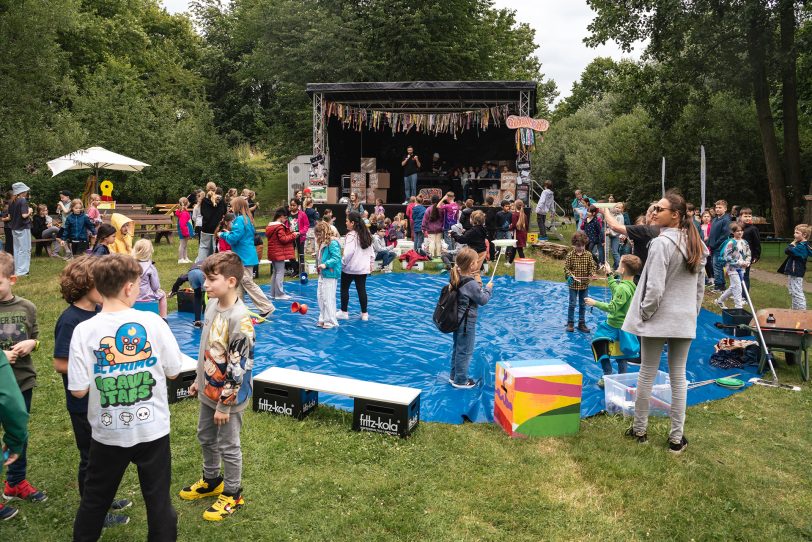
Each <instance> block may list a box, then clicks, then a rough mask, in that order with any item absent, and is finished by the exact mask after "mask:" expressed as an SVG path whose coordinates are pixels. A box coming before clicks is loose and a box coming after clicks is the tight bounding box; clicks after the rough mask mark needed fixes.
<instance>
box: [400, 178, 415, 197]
mask: <svg viewBox="0 0 812 542" xmlns="http://www.w3.org/2000/svg"><path fill="white" fill-rule="evenodd" d="M403 190H404V192H406V201H408V200H409V198H410V197H412V196H416V195H417V173H412V174H411V175H407V176H405V177H403Z"/></svg>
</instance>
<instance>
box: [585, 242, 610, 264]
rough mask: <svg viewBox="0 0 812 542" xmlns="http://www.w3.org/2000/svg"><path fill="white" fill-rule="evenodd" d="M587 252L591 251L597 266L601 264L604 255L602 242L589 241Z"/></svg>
mask: <svg viewBox="0 0 812 542" xmlns="http://www.w3.org/2000/svg"><path fill="white" fill-rule="evenodd" d="M589 252H591V253H592V258H594V259H595V263H597V264H598V266H601V265H603V262H604V259H605V257H606V254H605V253H604V250H603V243H592V242H590V243H589Z"/></svg>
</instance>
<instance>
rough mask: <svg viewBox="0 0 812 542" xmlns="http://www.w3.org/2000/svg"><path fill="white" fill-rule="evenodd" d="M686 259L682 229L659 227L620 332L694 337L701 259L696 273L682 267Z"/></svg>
mask: <svg viewBox="0 0 812 542" xmlns="http://www.w3.org/2000/svg"><path fill="white" fill-rule="evenodd" d="M707 256H708V251H707V249H705V254H704V257H705V258H707ZM686 260H687V238H686V235H685V234H684V233H683V232H682V230H680V229H677V228H663V229H662V230H660V235H659V236H658V237H655V238H654V239H653V240H652V241H651V244H650V245H649V252H648V259H647V260H646V265H645V267H643V274H642V275H641V276H640V282H639V284H638V285H637V290H636V291H635V293H634V297H633V298H632V302H631V305H630V306H629V312H628V313H627V314H626V320H625V321H624V322H623V331H627V332H629V333H633V334H635V335H637V336H640V337H668V338H674V339H694V338H696V318H697V316H698V315H699V310H700V309H701V308H702V297H703V295H704V293H705V268H704V258H703V263H702V266H701V267H700V271H699V272H698V273H691V272H690V271H688V269H686V267H685V261H686Z"/></svg>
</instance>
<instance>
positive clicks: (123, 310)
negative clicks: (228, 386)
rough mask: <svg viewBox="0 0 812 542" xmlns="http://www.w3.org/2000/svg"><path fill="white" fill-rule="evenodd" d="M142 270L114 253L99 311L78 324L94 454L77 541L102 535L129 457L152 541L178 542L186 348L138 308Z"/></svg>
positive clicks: (75, 373) (102, 270) (82, 393)
mask: <svg viewBox="0 0 812 542" xmlns="http://www.w3.org/2000/svg"><path fill="white" fill-rule="evenodd" d="M140 275H141V268H140V267H139V265H138V262H136V261H135V259H134V258H133V257H132V256H127V255H124V254H110V255H108V256H103V257H102V258H100V259H98V260H97V262H96V264H94V265H93V283H94V284H95V285H96V289H97V290H98V291H99V294H100V295H101V298H102V310H101V312H100V313H99V314H97V315H96V316H94V317H93V318H91V319H90V320H86V321H84V322H82V323H80V324H78V325H77V326H76V327H75V328H74V330H73V337H72V338H71V342H70V350H69V354H68V389H69V390H70V392H71V394H72V395H73V396H74V397H76V398H77V399H81V398H83V397H87V398H88V413H87V420H88V422H89V423H90V428H91V441H90V456H89V460H88V465H87V475H86V476H85V488H84V490H83V491H82V501H81V503H80V504H79V511H78V512H77V513H76V519H75V520H74V523H73V539H74V540H98V539H99V537H100V536H101V531H102V527H103V525H104V520H105V517H106V516H107V511H108V509H109V508H110V503H111V502H113V498H114V497H115V494H116V491H117V490H118V487H119V484H120V483H121V479H122V477H123V476H124V473H125V472H126V470H127V467H128V466H129V464H130V463H134V464H135V465H136V466H137V467H138V481H139V484H140V486H141V494H142V496H143V498H144V504H145V505H146V508H147V523H148V528H149V539H150V540H175V539H176V538H177V534H178V533H177V526H178V516H177V514H176V513H175V509H174V508H173V507H172V500H171V499H170V497H169V484H170V481H171V478H172V467H171V453H170V444H169V431H170V424H169V405H168V402H167V385H166V380H167V378H168V379H174V378H175V377H177V375H178V373H179V372H180V364H181V353H180V348H179V347H178V343H177V341H176V340H175V337H174V336H173V335H172V331H171V330H170V329H169V326H168V325H167V324H166V322H164V321H163V320H161V319H160V318H159V317H158V316H157V315H155V314H152V313H149V312H144V311H136V310H133V308H132V306H133V304H134V303H135V300H136V298H137V297H138V284H139V277H140Z"/></svg>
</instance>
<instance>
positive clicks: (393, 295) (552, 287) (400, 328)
mask: <svg viewBox="0 0 812 542" xmlns="http://www.w3.org/2000/svg"><path fill="white" fill-rule="evenodd" d="M447 281H448V278H447V275H439V276H438V275H424V274H407V273H390V274H385V275H374V276H370V277H369V278H368V280H367V292H368V294H369V314H370V318H369V320H368V321H366V322H362V321H361V320H360V318H359V312H360V309H359V306H358V297H357V295H356V292H355V288H354V287H353V288H352V289H351V290H350V307H349V312H350V320H347V321H340V322H339V323H340V327H338V328H336V329H332V330H322V329H320V328H318V327H316V325H315V324H316V321H317V318H318V305H317V302H316V286H317V284H316V281H315V280H311V281H310V282H309V283H308V284H306V285H300V284H298V283H293V282H287V283H285V286H286V289H287V291H288V293H290V294H291V295H293V296H294V298H293V300H292V301H297V302H299V303H307V304H308V305H309V311H308V313H307V314H306V315H301V314H294V313H291V312H290V303H291V302H290V301H287V302H280V301H277V302H275V305H276V312H274V314H273V316H271V317H270V319H269V322H267V323H262V324H259V325H257V327H256V330H257V343H256V347H255V352H254V357H255V361H254V374H255V375H256V374H259V372H261V371H262V370H264V369H265V368H267V367H271V366H280V367H286V368H291V369H299V370H303V371H312V372H316V373H323V374H330V375H335V376H345V377H351V378H358V379H362V380H369V381H373V382H382V383H386V384H394V385H402V386H411V387H414V388H419V389H421V390H422V395H421V404H420V407H421V408H420V410H421V419H423V420H424V421H435V422H444V423H462V422H463V421H464V419H465V418H467V419H469V420H471V421H474V422H491V421H493V396H494V380H495V374H494V370H495V365H496V362H497V361H500V360H515V359H542V358H558V359H561V360H563V361H565V362H567V363H569V364H570V365H572V366H573V367H574V368H576V369H577V370H578V371H581V373H583V375H584V386H583V398H582V403H581V417H586V416H592V415H594V414H597V413H599V412H600V411H602V410H603V409H604V393H603V390H602V389H600V388H598V386H597V381H598V379H600V377H601V376H602V372H601V368H600V365H598V364H596V363H595V362H594V361H593V358H592V351H591V348H590V342H589V341H590V340H591V335H587V334H583V333H579V332H577V331H576V332H575V333H567V332H566V331H565V329H564V328H565V325H566V319H567V314H566V312H567V298H568V294H567V286H566V284H564V283H560V282H548V281H535V282H532V283H527V282H516V281H514V280H513V278H511V277H497V278H496V280H495V284H494V296H493V298H492V299H491V301H490V303H488V305H486V306H485V307H481V308H480V312H479V322H478V323H477V330H476V333H477V337H476V348H475V351H474V356H473V359H472V362H471V368H470V374H471V376H472V377H473V378H475V379H478V380H480V385H479V386H477V387H476V388H473V389H470V390H457V389H454V388H452V387H451V386H450V385H449V383H448V376H449V363H450V362H449V359H450V355H451V335H450V334H448V335H446V334H443V333H440V332H439V331H437V329H436V328H435V327H434V324H433V323H432V320H431V315H432V311H433V310H434V305H435V303H436V301H437V298H438V296H439V292H440V289H441V288H442V286H443V285H444V284H446V282H447ZM590 295H591V296H592V297H593V298H595V299H598V300H602V301H608V290H607V289H606V288H603V287H592V288H590ZM246 302H247V303H248V304H249V307H251V308H252V309H253V307H252V306H251V304H250V301H248V298H246ZM586 314H587V325H588V326H589V327H590V328H592V329H593V330H594V329H595V327H596V326H597V324H598V323H599V322H601V321H602V320H603V319H604V318H605V317H606V316H605V313H603V312H601V311H599V310H597V309H593V310H592V311H590V310H589V309H587V313H586ZM719 320H720V319H719V316H717V315H715V314H713V313H711V312H708V311H705V310H703V311H702V313H701V314H700V317H699V323H698V326H697V339H696V340H695V341H694V342H693V344H692V346H691V351H690V354H689V359H688V380H689V381H700V380H708V379H711V378H719V377H722V376H727V375H730V374H733V373H742V375H741V376H740V377H738V378H740V379H742V380H744V381H745V382H746V381H747V380H748V379H749V378H750V377H751V376H753V375H755V370H756V368H755V367H746V368H744V369H735V370H723V369H717V368H715V367H712V366H711V365H710V363H709V360H710V356H711V354H712V353H713V345H714V344H716V342H717V341H718V340H719V339H720V338H722V337H723V336H724V335H723V334H722V332H721V331H720V330H718V329H717V328H715V327H714V323H715V322H718V321H719ZM169 323H170V326H171V327H172V331H173V332H174V333H175V336H176V337H177V339H178V342H179V343H180V346H181V349H182V350H183V352H184V353H186V354H188V355H190V356H192V357H196V356H197V352H198V345H199V342H200V330H198V329H196V328H194V327H193V326H192V315H191V314H189V313H177V312H175V313H171V314H170V315H169ZM661 369H662V370H663V371H666V372H667V371H668V368H667V363H666V361H665V355H664V356H663V361H662V364H661ZM630 370H631V371H635V370H637V368H636V367H630ZM751 373H752V374H751ZM732 393H735V391H733V390H729V389H725V388H721V387H719V386H716V385H713V384H711V385H708V386H703V387H700V388H697V389H695V390H690V391H689V392H688V404H689V405H693V404H696V403H701V402H705V401H711V400H715V399H721V398H723V397H727V396H729V395H731V394H732ZM320 401H321V402H323V403H327V404H330V405H333V406H335V407H338V408H341V409H345V410H351V409H352V406H353V402H352V399H350V398H347V397H340V396H330V395H324V394H322V395H321V396H320Z"/></svg>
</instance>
